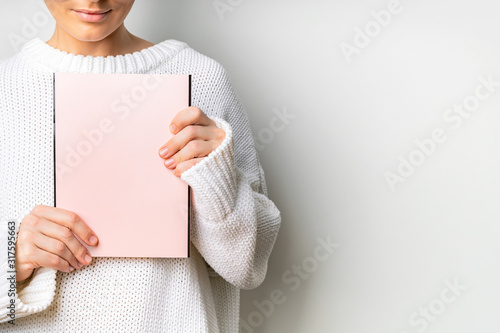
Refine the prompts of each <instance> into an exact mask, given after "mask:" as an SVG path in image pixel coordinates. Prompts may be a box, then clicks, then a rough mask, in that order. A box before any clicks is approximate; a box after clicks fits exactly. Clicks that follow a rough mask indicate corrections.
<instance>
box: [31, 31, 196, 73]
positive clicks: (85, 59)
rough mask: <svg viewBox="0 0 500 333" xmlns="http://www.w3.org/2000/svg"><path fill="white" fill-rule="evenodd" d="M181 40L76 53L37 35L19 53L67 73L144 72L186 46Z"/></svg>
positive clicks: (47, 66)
mask: <svg viewBox="0 0 500 333" xmlns="http://www.w3.org/2000/svg"><path fill="white" fill-rule="evenodd" d="M187 47H188V45H187V44H186V43H184V42H181V41H178V40H175V39H167V40H165V41H163V42H161V43H159V44H155V45H153V46H151V47H149V48H147V49H143V50H141V51H137V52H134V53H127V54H125V55H117V56H107V57H102V56H99V57H94V56H84V55H75V54H73V53H67V52H65V51H62V50H59V49H56V48H54V47H52V46H50V45H49V44H47V43H45V42H44V41H43V40H41V39H40V38H39V37H36V38H34V39H32V40H30V41H29V42H27V43H26V44H24V46H23V48H22V49H21V53H22V54H24V55H25V56H26V57H28V58H29V59H30V60H31V61H34V62H36V63H38V64H40V65H42V66H45V67H46V68H48V69H49V70H52V71H54V72H70V73H117V74H121V73H137V74H140V73H147V72H149V71H150V70H151V69H154V68H156V67H157V66H159V65H160V64H161V63H163V62H166V61H168V60H170V59H171V58H172V57H173V56H175V55H176V54H177V53H179V52H180V51H181V50H183V49H185V48H187Z"/></svg>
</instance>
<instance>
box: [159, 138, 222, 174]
mask: <svg viewBox="0 0 500 333" xmlns="http://www.w3.org/2000/svg"><path fill="white" fill-rule="evenodd" d="M214 145H215V142H213V141H200V140H193V141H189V142H188V143H187V144H186V146H184V148H182V149H181V150H180V151H178V152H177V153H176V154H175V155H174V156H172V157H170V158H169V159H167V160H165V162H164V164H165V166H166V167H167V168H169V169H173V168H175V167H176V166H177V165H178V164H179V163H182V162H184V161H188V160H190V159H193V158H197V157H205V156H207V155H208V154H209V153H210V152H211V151H213V150H214Z"/></svg>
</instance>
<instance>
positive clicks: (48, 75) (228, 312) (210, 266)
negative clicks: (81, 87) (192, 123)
mask: <svg viewBox="0 0 500 333" xmlns="http://www.w3.org/2000/svg"><path fill="white" fill-rule="evenodd" d="M54 72H73V73H152V74H192V75H193V79H192V105H194V106H197V107H199V108H200V109H201V110H203V112H205V113H206V114H207V115H208V116H209V117H210V118H211V119H213V120H214V121H215V123H216V125H217V126H218V127H219V128H222V129H223V130H224V131H225V133H226V136H225V139H224V141H223V142H222V143H221V145H220V146H219V147H217V149H215V150H214V151H213V152H212V153H211V154H210V155H209V156H207V157H205V158H204V159H203V160H202V161H201V162H199V163H198V164H196V165H195V166H193V167H191V168H190V169H189V170H188V171H186V172H184V173H183V174H182V177H181V178H182V179H183V180H184V181H186V182H187V183H188V184H189V185H190V186H191V187H192V205H191V207H192V208H191V212H190V214H191V221H192V224H191V226H192V229H191V241H192V242H191V257H190V258H188V259H166V258H109V257H108V258H101V257H96V258H93V260H92V263H91V264H90V265H88V266H84V267H83V268H81V269H79V270H75V271H73V272H71V273H65V272H60V271H56V270H53V269H50V268H46V267H42V268H37V269H36V270H35V271H34V274H33V275H32V277H31V278H29V279H28V280H26V281H24V282H23V283H16V284H15V286H16V290H17V296H16V297H14V298H12V299H15V302H16V320H15V321H14V323H15V325H11V324H9V323H8V320H9V317H8V309H7V306H8V305H9V302H10V299H11V297H8V296H7V293H8V290H9V286H10V283H9V281H8V280H7V279H8V277H9V275H10V274H8V273H7V271H8V270H10V268H9V266H8V262H7V259H8V258H7V255H8V251H7V247H8V237H9V229H8V228H9V226H10V227H11V229H12V226H13V225H14V229H15V233H17V232H18V230H19V225H20V223H21V222H22V220H23V218H24V217H25V216H26V215H27V214H29V212H30V211H31V209H33V208H34V207H35V206H36V205H39V204H43V205H47V206H53V205H54V202H53V199H54V192H53V191H54V188H53V184H54V179H53V174H54V173H53V171H54V170H53V167H54V166H53V124H52V109H53V82H52V73H54ZM179 111H180V110H179ZM165 172H170V171H168V170H167V169H166V170H165ZM9 222H13V223H11V224H9ZM280 223H281V216H280V212H279V210H278V209H277V208H276V206H275V205H274V204H273V202H272V201H270V200H269V199H268V198H267V188H266V183H265V178H264V172H263V170H262V167H261V165H260V163H259V159H258V155H257V152H256V150H255V146H254V141H253V137H252V133H251V131H250V127H249V123H248V118H247V115H246V113H245V111H244V109H243V106H242V104H241V102H240V100H239V98H238V96H237V95H236V93H235V92H234V90H233V89H232V87H231V84H230V82H229V78H228V75H227V73H226V71H225V70H224V68H223V67H222V66H221V65H220V64H219V63H218V62H216V61H215V60H213V59H211V58H209V57H206V56H204V55H202V54H200V53H199V52H197V51H195V50H193V49H192V48H190V47H189V46H188V45H187V44H186V43H184V42H181V41H177V40H173V39H169V40H166V41H164V42H162V43H159V44H156V45H154V46H152V47H150V48H148V49H144V50H142V51H139V52H135V53H133V54H127V55H124V56H121V55H119V56H109V57H92V56H82V55H74V54H68V53H66V52H64V51H61V50H58V49H55V48H53V47H51V46H49V45H48V44H46V43H45V42H43V41H42V40H41V39H39V38H35V39H33V40H31V41H29V42H28V43H27V44H26V45H25V46H24V47H23V49H22V50H21V51H20V52H19V53H18V54H16V55H15V56H13V57H10V58H8V59H4V60H2V61H0V251H1V252H0V331H2V332H221V333H222V332H238V326H239V297H240V293H239V290H240V289H251V288H255V287H257V286H259V285H260V284H261V283H262V281H263V280H264V277H265V275H266V271H267V264H268V259H269V256H270V253H271V250H272V248H273V246H274V243H275V240H276V236H277V234H278V230H279V227H280ZM148 232H154V230H149V231H148ZM10 233H11V235H12V230H10ZM143 236H144V235H141V234H140V233H138V237H143Z"/></svg>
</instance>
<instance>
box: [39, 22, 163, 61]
mask: <svg viewBox="0 0 500 333" xmlns="http://www.w3.org/2000/svg"><path fill="white" fill-rule="evenodd" d="M47 44H48V45H50V46H52V47H54V48H56V49H59V50H61V51H65V52H67V53H73V54H76V55H79V54H81V55H84V56H94V57H98V56H102V57H107V56H117V55H124V54H127V53H134V52H137V51H141V50H142V49H145V48H148V47H151V46H153V45H154V44H153V43H151V42H148V41H147V40H144V39H142V38H139V37H137V36H134V35H133V34H131V33H130V32H129V31H128V30H127V29H126V28H125V26H124V25H123V24H122V25H121V26H120V27H119V28H118V29H116V30H115V31H114V32H113V33H112V34H110V35H109V36H107V37H106V38H104V39H102V40H100V41H97V42H87V41H81V40H79V39H76V38H75V37H73V36H71V35H70V34H68V33H67V32H66V31H64V30H63V29H62V28H61V27H59V26H57V25H56V29H55V31H54V34H53V35H52V37H51V38H50V39H49V40H48V41H47Z"/></svg>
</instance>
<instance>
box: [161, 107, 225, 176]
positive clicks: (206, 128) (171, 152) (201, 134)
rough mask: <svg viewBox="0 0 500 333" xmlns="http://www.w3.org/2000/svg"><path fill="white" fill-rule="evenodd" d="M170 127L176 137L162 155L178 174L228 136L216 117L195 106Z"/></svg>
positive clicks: (167, 165) (162, 149)
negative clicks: (216, 122) (211, 117)
mask: <svg viewBox="0 0 500 333" xmlns="http://www.w3.org/2000/svg"><path fill="white" fill-rule="evenodd" d="M169 128H170V132H172V134H174V136H173V137H172V138H171V139H170V140H169V141H168V142H167V143H166V144H164V145H163V146H162V147H161V148H160V150H159V154H160V156H161V157H162V158H163V159H165V166H166V167H167V168H168V169H171V170H173V172H174V175H176V176H177V177H180V176H181V175H182V173H183V172H184V171H186V170H188V169H189V168H191V167H192V166H193V165H195V164H196V163H198V162H200V161H201V160H202V159H203V158H204V157H205V156H208V154H210V153H211V152H213V151H214V150H215V148H217V147H218V146H219V145H220V144H221V143H222V141H224V138H225V137H226V133H225V132H224V131H223V130H222V129H220V128H218V127H217V126H216V124H215V122H214V121H213V120H212V119H210V118H208V117H207V115H206V114H205V113H203V111H201V110H200V109H199V108H197V107H193V106H192V107H189V108H187V109H184V110H182V111H180V112H179V113H178V114H177V115H176V116H175V117H174V119H173V120H172V123H171V124H170V127H169Z"/></svg>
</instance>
